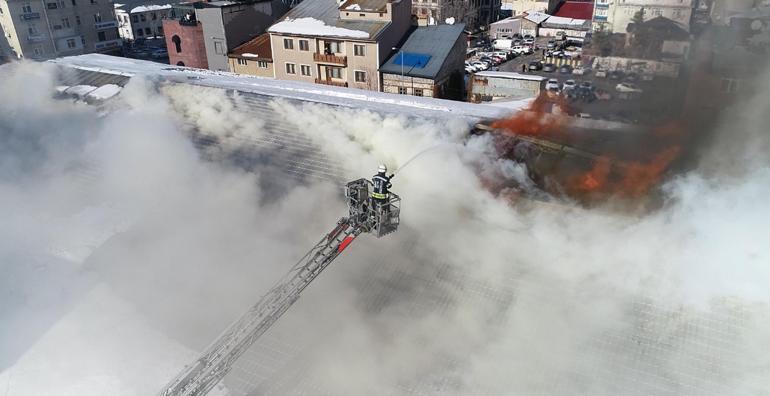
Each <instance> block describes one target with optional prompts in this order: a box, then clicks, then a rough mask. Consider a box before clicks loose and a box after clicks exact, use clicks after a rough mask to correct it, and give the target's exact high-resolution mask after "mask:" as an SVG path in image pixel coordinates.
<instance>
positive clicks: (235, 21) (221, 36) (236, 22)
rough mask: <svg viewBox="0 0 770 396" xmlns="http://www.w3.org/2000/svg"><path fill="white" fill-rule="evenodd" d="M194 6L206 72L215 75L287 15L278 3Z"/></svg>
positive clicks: (222, 1)
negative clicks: (231, 55) (237, 52)
mask: <svg viewBox="0 0 770 396" xmlns="http://www.w3.org/2000/svg"><path fill="white" fill-rule="evenodd" d="M194 5H195V17H196V19H197V21H198V22H200V24H201V26H202V28H203V39H204V40H205V43H204V44H205V48H206V60H207V62H208V68H209V69H210V70H218V71H229V70H230V64H229V61H228V58H227V54H228V53H230V52H231V51H233V50H234V49H235V48H236V47H238V46H240V45H241V44H243V43H245V42H247V41H249V40H251V39H253V38H255V37H257V36H259V35H260V34H262V33H264V32H265V29H267V28H268V27H269V26H270V25H272V24H273V23H274V22H275V21H276V20H277V19H278V18H280V17H282V16H283V15H284V14H286V11H288V6H287V5H286V4H285V3H283V2H282V1H281V0H243V1H230V0H217V1H211V2H197V3H195V4H194ZM171 52H172V49H171V48H170V47H169V53H171Z"/></svg>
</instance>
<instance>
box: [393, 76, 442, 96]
mask: <svg viewBox="0 0 770 396" xmlns="http://www.w3.org/2000/svg"><path fill="white" fill-rule="evenodd" d="M402 86H403V87H404V88H406V95H414V94H415V91H417V90H422V96H425V97H433V89H434V86H435V84H434V81H433V80H431V79H427V78H419V77H409V76H404V79H403V80H402V79H401V75H400V74H389V73H383V74H382V90H383V92H387V93H394V94H397V93H399V92H398V88H399V87H402Z"/></svg>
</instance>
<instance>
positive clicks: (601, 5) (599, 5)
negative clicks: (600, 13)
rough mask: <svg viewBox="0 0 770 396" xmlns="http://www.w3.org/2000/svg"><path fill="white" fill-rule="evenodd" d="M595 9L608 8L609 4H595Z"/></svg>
mask: <svg viewBox="0 0 770 396" xmlns="http://www.w3.org/2000/svg"><path fill="white" fill-rule="evenodd" d="M596 8H610V3H596Z"/></svg>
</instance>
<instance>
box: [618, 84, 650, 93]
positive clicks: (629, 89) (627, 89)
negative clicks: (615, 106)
mask: <svg viewBox="0 0 770 396" xmlns="http://www.w3.org/2000/svg"><path fill="white" fill-rule="evenodd" d="M615 90H616V91H618V92H622V93H642V92H644V91H642V89H641V88H639V87H637V86H636V84H634V83H628V82H623V83H620V84H618V85H617V86H615Z"/></svg>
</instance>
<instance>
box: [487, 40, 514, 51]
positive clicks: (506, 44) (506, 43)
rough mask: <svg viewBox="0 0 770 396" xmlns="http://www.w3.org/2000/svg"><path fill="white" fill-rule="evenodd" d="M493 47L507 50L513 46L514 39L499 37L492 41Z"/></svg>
mask: <svg viewBox="0 0 770 396" xmlns="http://www.w3.org/2000/svg"><path fill="white" fill-rule="evenodd" d="M492 47H494V49H496V50H507V49H510V48H511V47H513V40H510V39H508V40H506V39H497V40H495V41H493V42H492Z"/></svg>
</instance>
